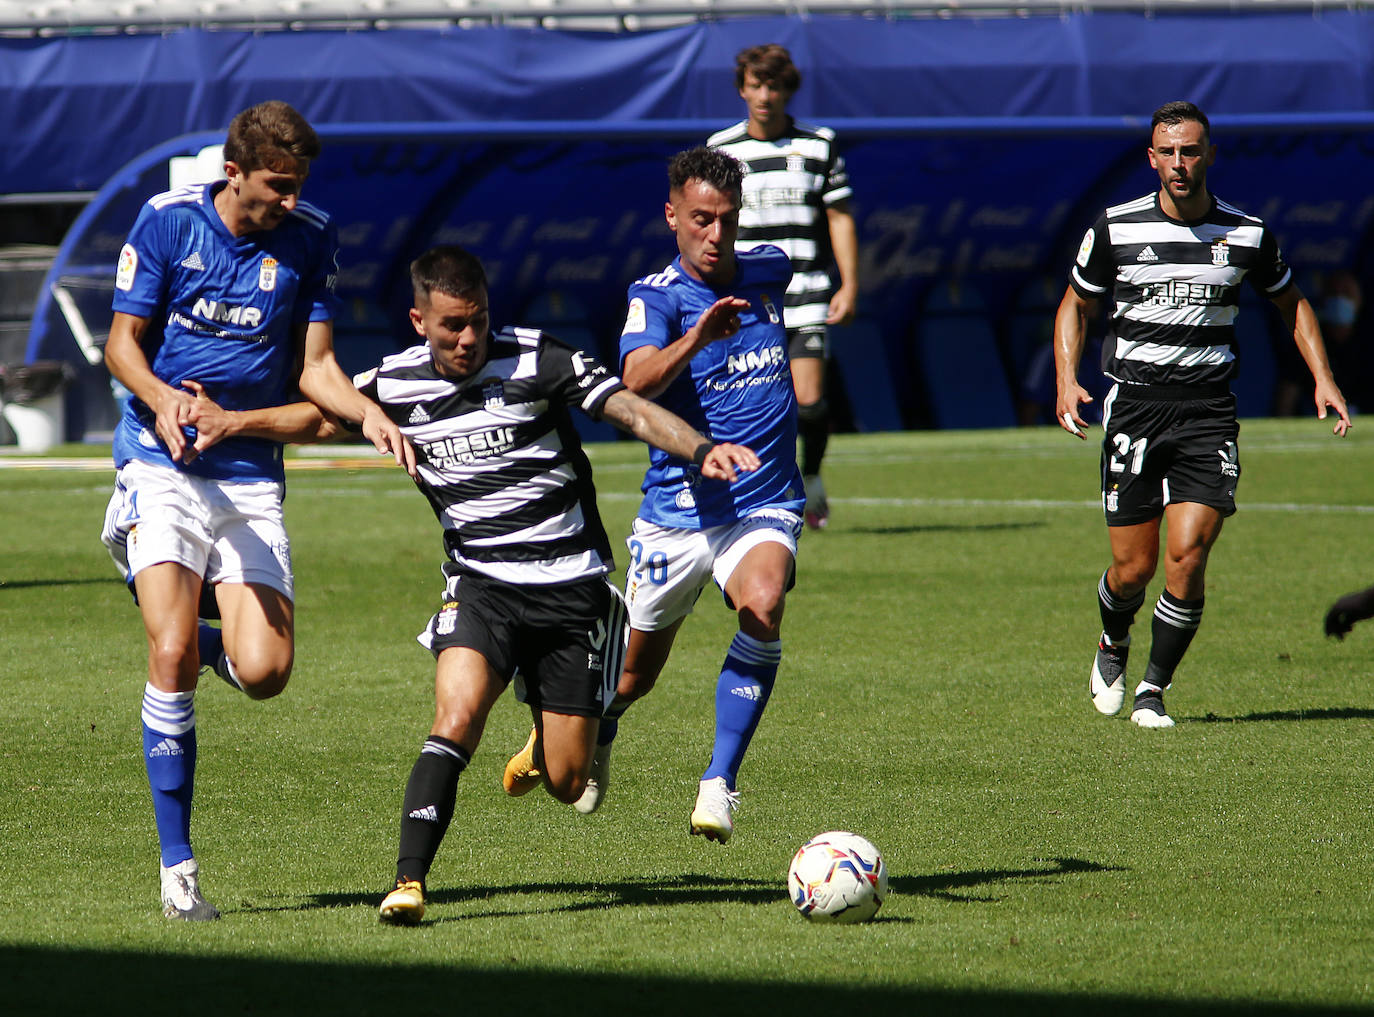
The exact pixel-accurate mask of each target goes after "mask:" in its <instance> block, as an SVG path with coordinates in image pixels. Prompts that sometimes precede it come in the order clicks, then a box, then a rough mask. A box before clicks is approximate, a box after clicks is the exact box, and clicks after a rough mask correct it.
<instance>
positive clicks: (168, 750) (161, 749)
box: [148, 738, 186, 759]
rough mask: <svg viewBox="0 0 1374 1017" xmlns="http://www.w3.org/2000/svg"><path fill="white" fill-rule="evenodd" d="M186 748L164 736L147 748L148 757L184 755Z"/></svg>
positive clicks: (158, 757)
mask: <svg viewBox="0 0 1374 1017" xmlns="http://www.w3.org/2000/svg"><path fill="white" fill-rule="evenodd" d="M184 755H186V750H185V749H183V748H182V747H181V746H180V745H179V744H177V743H176V742H174V741H172V739H170V738H164V739H162V741H160V742H158V743H157V744H156V745H154V746H153V747H152V748H151V749H149V750H148V758H149V759H163V758H166V757H168V756H184Z"/></svg>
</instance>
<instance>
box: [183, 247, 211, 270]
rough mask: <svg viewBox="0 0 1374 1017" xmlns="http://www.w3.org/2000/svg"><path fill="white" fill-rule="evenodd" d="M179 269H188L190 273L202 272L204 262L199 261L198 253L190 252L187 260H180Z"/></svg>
mask: <svg viewBox="0 0 1374 1017" xmlns="http://www.w3.org/2000/svg"><path fill="white" fill-rule="evenodd" d="M181 267H182V268H189V269H190V270H191V271H192V272H204V271H205V262H203V261H201V260H200V252H199V251H192V252H191V256H190V257H189V258H182V259H181Z"/></svg>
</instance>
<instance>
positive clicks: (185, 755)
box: [143, 685, 196, 866]
mask: <svg viewBox="0 0 1374 1017" xmlns="http://www.w3.org/2000/svg"><path fill="white" fill-rule="evenodd" d="M194 699H195V693H194V692H159V691H158V690H157V689H155V688H153V686H152V685H146V686H145V687H144V689H143V762H144V765H145V766H146V768H147V771H148V787H149V788H150V789H151V790H152V793H153V817H154V819H155V820H156V821H157V839H158V842H159V844H160V845H161V847H162V864H163V865H165V866H172V865H176V864H177V863H178V862H184V861H185V860H186V859H188V858H190V857H191V790H192V786H193V785H194V783H195V773H196V708H195V703H194Z"/></svg>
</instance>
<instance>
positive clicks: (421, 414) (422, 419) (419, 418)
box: [406, 403, 429, 424]
mask: <svg viewBox="0 0 1374 1017" xmlns="http://www.w3.org/2000/svg"><path fill="white" fill-rule="evenodd" d="M406 423H409V424H428V423H429V414H428V413H426V412H425V408H424V407H423V406H421V405H420V404H419V403H416V404H415V409H413V410H411V411H410V416H409V417H407V418H406Z"/></svg>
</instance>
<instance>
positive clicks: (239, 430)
mask: <svg viewBox="0 0 1374 1017" xmlns="http://www.w3.org/2000/svg"><path fill="white" fill-rule="evenodd" d="M181 384H182V385H183V386H184V387H185V388H187V389H188V390H190V392H191V393H192V394H193V395H194V397H195V402H193V403H192V404H191V412H190V418H189V421H188V422H189V424H190V426H192V427H194V428H195V429H196V441H195V444H194V445H192V446H191V447H190V448H189V449H187V450H186V461H187V462H188V463H189V462H190V461H191V460H193V459H195V458H196V456H198V455H200V454H201V453H202V452H204V451H205V450H206V449H207V448H209V447H210V446H211V445H214V444H216V443H218V442H221V441H223V440H224V439H225V438H232V437H241V438H266V439H268V440H269V441H280V442H295V443H296V444H301V445H304V444H309V443H310V442H316V441H328V440H329V439H330V438H332V437H333V436H334V435H335V434H337V433H338V431H339V424H338V421H337V419H335V418H334V417H332V416H330V415H329V414H327V413H325V412H324V411H323V410H321V409H320V408H319V407H318V406H316V405H315V404H314V403H310V402H297V403H288V404H287V405H285V406H265V407H263V408H261V409H254V410H226V409H225V408H224V407H222V406H220V404H219V403H217V402H215V401H214V400H213V399H211V398H210V397H209V396H208V395H207V394H206V392H205V388H204V386H202V385H201V384H200V382H198V381H183V382H182V383H181Z"/></svg>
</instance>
